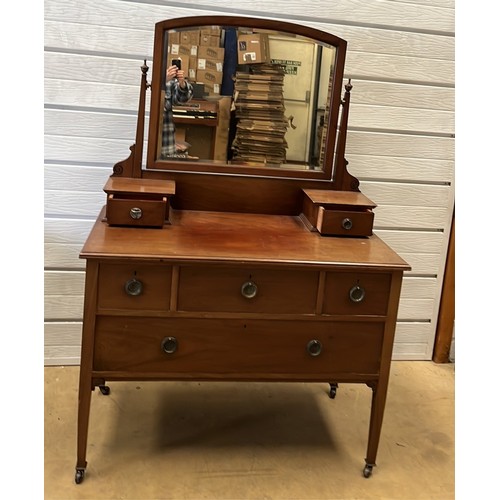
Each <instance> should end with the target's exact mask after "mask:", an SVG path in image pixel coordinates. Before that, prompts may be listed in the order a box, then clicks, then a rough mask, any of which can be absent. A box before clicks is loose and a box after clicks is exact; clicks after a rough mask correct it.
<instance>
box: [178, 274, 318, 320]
mask: <svg viewBox="0 0 500 500" xmlns="http://www.w3.org/2000/svg"><path fill="white" fill-rule="evenodd" d="M318 280H319V275H318V273H317V272H314V271H287V270H276V269H245V268H243V267H242V268H232V267H231V268H226V267H210V268H207V267H202V266H200V267H196V266H186V267H181V269H180V275H179V293H178V303H177V307H178V310H179V311H207V312H214V311H224V312H258V313H274V314H286V313H290V314H292V313H298V314H301V313H313V312H314V311H315V307H316V301H317V296H318Z"/></svg>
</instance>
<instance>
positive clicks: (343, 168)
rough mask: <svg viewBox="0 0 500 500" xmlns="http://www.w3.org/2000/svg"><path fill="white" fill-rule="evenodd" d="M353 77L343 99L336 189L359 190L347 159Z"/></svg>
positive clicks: (335, 168)
mask: <svg viewBox="0 0 500 500" xmlns="http://www.w3.org/2000/svg"><path fill="white" fill-rule="evenodd" d="M351 90H352V85H351V79H350V78H349V81H348V82H347V84H346V85H345V93H344V99H343V100H342V102H341V104H342V117H341V119H340V130H339V137H338V141H337V152H336V157H335V165H334V172H335V179H334V189H336V190H339V191H359V180H358V179H357V178H356V177H354V176H353V175H351V174H350V173H349V172H348V171H347V165H348V164H349V162H348V161H347V160H346V159H345V144H346V140H347V122H348V120H349V105H350V102H351Z"/></svg>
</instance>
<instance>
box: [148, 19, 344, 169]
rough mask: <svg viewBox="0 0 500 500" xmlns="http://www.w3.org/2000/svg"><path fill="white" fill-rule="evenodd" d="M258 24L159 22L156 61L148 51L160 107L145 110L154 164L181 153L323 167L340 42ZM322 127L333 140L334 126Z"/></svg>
mask: <svg viewBox="0 0 500 500" xmlns="http://www.w3.org/2000/svg"><path fill="white" fill-rule="evenodd" d="M270 23H271V22H270V21H269V22H268V24H270ZM184 24H185V23H184ZM246 24H248V23H246ZM257 24H258V25H259V27H255V26H254V25H250V26H246V25H245V26H241V25H234V24H229V25H226V24H217V25H212V24H210V25H208V24H207V25H192V26H190V25H188V26H185V25H184V26H183V27H182V28H177V29H172V28H169V29H164V30H163V36H162V40H161V44H160V45H161V52H162V57H161V60H158V59H157V58H156V57H157V56H156V55H155V68H156V67H158V66H157V64H158V62H160V63H161V69H160V75H159V76H158V75H156V81H157V83H158V84H159V96H158V99H156V102H155V99H154V98H153V99H152V106H158V108H159V109H158V110H157V112H155V113H154V112H152V113H151V117H152V118H153V117H156V119H157V120H158V122H157V123H158V126H157V128H156V131H157V136H156V140H155V141H154V142H155V146H154V161H155V167H156V168H165V169H171V168H177V169H182V168H183V167H182V165H181V166H177V167H176V166H175V164H176V162H182V163H184V164H187V163H189V164H190V165H191V167H190V169H191V170H192V169H195V170H196V169H199V170H206V169H207V165H208V166H210V165H211V166H212V167H215V170H216V171H217V169H218V168H219V170H221V169H222V171H225V172H227V171H229V172H231V171H234V172H237V171H238V170H241V169H244V170H245V171H248V170H251V169H257V170H256V171H255V173H256V174H257V175H259V174H260V173H261V172H263V173H264V175H280V173H285V175H288V176H290V175H293V172H297V173H299V172H321V173H324V172H325V171H326V170H329V171H331V161H332V155H331V154H330V155H326V156H328V158H327V160H328V161H329V163H330V164H329V165H327V162H326V161H325V146H326V145H327V139H328V132H329V130H328V123H329V122H328V115H329V113H332V110H333V113H332V114H333V115H335V120H336V119H337V116H338V107H339V105H340V95H339V96H338V99H335V101H336V106H335V109H334V107H332V106H331V105H332V89H334V90H333V92H335V91H336V90H335V89H340V85H341V82H339V83H338V84H337V85H335V86H334V85H333V80H334V76H335V74H339V66H341V72H340V79H341V78H342V71H343V54H342V58H341V59H342V62H341V64H340V65H339V63H338V53H339V47H337V46H335V45H332V44H328V43H325V42H324V41H319V40H318V39H313V38H311V37H308V36H304V35H302V34H297V33H295V32H290V31H282V30H281V29H280V30H275V29H269V28H268V27H267V26H265V27H262V23H257V21H255V25H257ZM281 24H282V25H284V24H285V23H281ZM288 26H289V25H288ZM304 29H305V28H304ZM306 30H307V29H306ZM157 36H158V33H157ZM334 38H335V37H334ZM155 43H156V45H155V51H156V50H157V47H159V44H158V42H155ZM344 49H345V47H344ZM155 53H156V52H155ZM153 97H154V88H153ZM335 123H336V122H335ZM335 128H336V126H333V129H335ZM153 130H155V129H153ZM330 136H331V137H330V141H331V142H330V145H331V144H333V141H334V138H335V131H334V130H330ZM332 137H333V139H332ZM150 142H151V136H150ZM330 149H332V148H331V147H330ZM172 165H174V167H172ZM196 165H198V168H197V167H196ZM212 169H213V168H212ZM286 172H288V173H286Z"/></svg>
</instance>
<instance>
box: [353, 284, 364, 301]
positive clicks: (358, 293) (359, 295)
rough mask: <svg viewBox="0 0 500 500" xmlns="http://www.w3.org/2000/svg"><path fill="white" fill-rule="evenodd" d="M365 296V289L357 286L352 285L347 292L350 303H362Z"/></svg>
mask: <svg viewBox="0 0 500 500" xmlns="http://www.w3.org/2000/svg"><path fill="white" fill-rule="evenodd" d="M365 296H366V292H365V289H364V288H363V287H361V286H359V285H354V286H353V287H352V288H351V289H350V290H349V298H350V299H351V301H352V302H363V300H365Z"/></svg>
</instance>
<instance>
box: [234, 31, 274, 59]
mask: <svg viewBox="0 0 500 500" xmlns="http://www.w3.org/2000/svg"><path fill="white" fill-rule="evenodd" d="M267 62H271V55H270V52H269V37H268V35H267V34H264V33H254V34H241V35H238V63H239V64H259V63H267Z"/></svg>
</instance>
